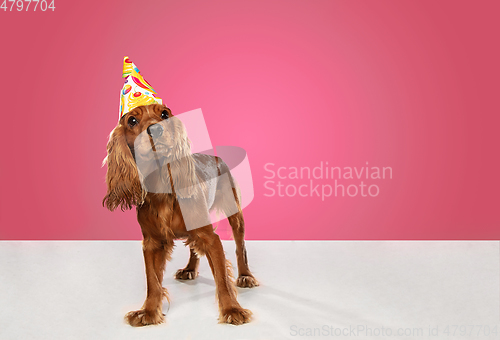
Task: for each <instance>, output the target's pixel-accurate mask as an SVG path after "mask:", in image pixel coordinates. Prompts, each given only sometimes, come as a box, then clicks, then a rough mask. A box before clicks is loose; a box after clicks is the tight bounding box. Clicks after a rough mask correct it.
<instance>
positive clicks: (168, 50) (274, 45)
mask: <svg viewBox="0 0 500 340" xmlns="http://www.w3.org/2000/svg"><path fill="white" fill-rule="evenodd" d="M55 5H56V10H55V11H54V12H52V11H49V12H44V13H43V12H40V11H39V10H37V12H33V11H32V10H31V9H30V11H28V12H25V11H23V12H17V11H14V12H4V11H3V10H0V30H1V32H2V36H1V38H0V39H1V42H2V45H1V46H2V53H1V54H0V61H1V64H0V65H1V67H2V72H1V76H2V78H1V83H0V90H1V92H0V93H1V94H2V96H1V98H2V104H1V110H2V116H1V117H2V158H1V167H0V171H1V173H0V175H1V176H0V181H1V196H0V199H1V201H0V239H7V240H13V239H30V240H31V239H140V238H141V233H140V229H139V225H138V224H137V222H136V220H135V211H128V212H125V213H122V212H119V211H118V212H113V213H112V212H109V211H107V210H105V209H104V208H103V207H102V206H101V200H102V198H103V196H104V194H105V191H106V187H105V183H104V177H105V172H106V170H105V168H101V161H102V160H103V158H104V157H105V155H106V151H105V146H106V142H107V137H108V134H109V132H110V131H111V130H112V129H113V128H114V126H115V125H116V122H117V116H118V108H119V100H118V99H119V97H118V93H119V91H120V89H121V87H122V78H121V71H122V69H121V68H122V58H123V56H125V55H128V56H130V58H131V60H132V61H133V62H134V63H135V64H136V65H137V66H138V67H139V69H140V70H141V72H142V74H143V75H144V76H145V78H146V79H147V80H148V81H149V82H150V83H151V84H152V85H153V87H154V88H155V89H156V90H157V91H158V93H159V95H160V96H161V97H162V98H163V99H164V102H165V103H166V104H167V105H168V106H169V107H170V108H171V109H172V110H173V112H174V114H175V113H182V112H186V111H189V110H193V109H197V108H202V110H203V113H204V116H205V121H206V124H207V126H208V129H209V132H210V137H211V140H212V143H213V145H236V146H239V147H242V148H244V149H245V150H246V151H247V152H248V158H249V161H250V166H251V168H252V173H253V181H254V186H255V198H254V201H253V202H252V203H251V204H250V206H249V207H247V208H246V209H245V211H244V213H245V218H246V222H247V238H248V239H273V240H274V239H322V240H323V239H500V228H499V226H500V217H499V214H498V211H499V207H498V205H499V204H498V203H499V199H498V197H499V196H498V195H499V192H500V185H499V184H500V181H499V175H498V173H499V168H500V162H499V157H498V156H499V145H500V144H499V135H500V134H499V133H498V128H499V123H500V118H499V112H500V110H499V104H498V103H499V100H498V96H499V85H498V84H499V60H500V53H499V44H498V32H499V28H500V27H499V24H498V13H499V10H500V6H499V2H498V1H397V0H394V1H347V0H346V1H332V0H325V1H319V0H315V1H291V0H286V1H274V0H273V1H268V0H266V1H251V2H250V1H135V2H129V3H128V4H127V3H126V2H125V1H71V2H69V1H62V0H59V1H58V0H56V1H55ZM321 161H323V162H328V163H329V165H333V166H340V167H344V166H351V167H354V166H358V167H360V166H364V165H365V164H366V162H367V161H368V162H369V163H370V165H373V166H380V167H382V166H390V167H392V169H393V174H394V177H393V179H392V180H385V181H379V182H377V184H378V185H379V187H380V195H379V196H378V197H375V198H369V197H368V198H364V197H359V196H358V197H353V198H351V197H337V198H334V197H331V198H329V199H325V201H322V200H321V198H318V197H300V196H295V197H277V196H275V197H265V196H264V193H266V191H265V189H264V182H265V181H266V179H265V178H264V176H266V175H268V173H267V172H265V171H264V164H266V163H274V164H276V168H277V167H279V166H285V167H290V166H296V167H301V166H303V167H304V166H308V167H311V168H312V167H315V166H318V165H319V163H320V162H321ZM286 183H287V184H291V183H294V182H293V181H291V180H288V181H287V182H286ZM304 183H307V181H302V182H296V184H297V185H300V184H304ZM318 183H320V184H321V183H323V184H331V182H329V181H321V182H318ZM225 223H227V222H224V223H221V225H220V230H221V236H223V237H224V238H227V237H228V235H229V234H228V229H227V224H225Z"/></svg>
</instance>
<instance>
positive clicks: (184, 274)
mask: <svg viewBox="0 0 500 340" xmlns="http://www.w3.org/2000/svg"><path fill="white" fill-rule="evenodd" d="M197 276H198V272H197V271H196V270H187V269H179V270H178V271H177V273H175V278H176V279H177V280H194V279H195V278H196V277H197Z"/></svg>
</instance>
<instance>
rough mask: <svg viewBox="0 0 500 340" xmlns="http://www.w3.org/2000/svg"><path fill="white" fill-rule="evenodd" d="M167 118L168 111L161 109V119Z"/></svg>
mask: <svg viewBox="0 0 500 340" xmlns="http://www.w3.org/2000/svg"><path fill="white" fill-rule="evenodd" d="M167 118H168V111H167V110H163V112H162V113H161V119H167Z"/></svg>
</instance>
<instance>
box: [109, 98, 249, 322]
mask: <svg viewBox="0 0 500 340" xmlns="http://www.w3.org/2000/svg"><path fill="white" fill-rule="evenodd" d="M165 121H166V122H168V123H169V124H170V125H169V129H165V128H164V127H161V126H160V125H162V124H163V122H165ZM159 126H160V127H159ZM162 126H164V125H162ZM145 132H146V133H145ZM151 149H153V151H155V152H151ZM107 152H108V154H107V157H106V158H105V160H104V162H103V163H105V164H107V166H108V170H107V174H106V183H107V194H106V196H105V197H104V199H103V205H104V206H106V207H107V208H108V209H109V210H111V211H113V210H115V209H116V208H118V207H120V209H122V210H125V209H132V207H133V206H135V207H136V209H137V220H138V222H139V224H140V226H141V230H142V234H143V253H144V260H145V264H146V278H147V298H146V301H145V302H144V305H143V306H142V308H141V309H140V310H137V311H133V312H130V313H128V314H127V315H126V316H125V320H126V321H127V322H128V323H129V324H130V325H132V326H145V325H150V324H158V323H162V322H164V315H163V313H162V300H163V298H165V297H167V291H166V289H165V288H163V287H162V281H163V273H164V269H165V263H166V261H167V260H169V259H170V256H171V253H172V250H173V246H174V239H184V240H185V243H186V245H189V247H190V251H191V256H190V259H189V262H188V264H187V266H186V267H185V268H183V269H179V270H178V271H177V273H176V275H175V277H176V279H178V280H192V279H195V278H196V276H197V275H198V271H197V270H198V265H199V257H200V256H203V255H206V257H207V259H208V262H209V264H210V268H211V269H212V274H213V275H214V279H215V283H216V296H217V299H218V303H219V321H220V322H224V323H231V324H235V325H239V324H243V323H246V322H249V321H250V319H251V315H252V313H251V312H250V311H249V310H247V309H243V308H242V307H241V306H240V305H239V303H238V301H237V299H236V288H235V286H234V281H233V280H232V272H231V265H230V263H229V261H227V260H226V258H225V254H224V251H223V248H222V243H221V241H220V238H219V236H218V235H217V234H215V232H214V229H213V227H212V225H211V224H207V225H203V226H200V227H196V228H194V229H192V228H187V227H186V225H189V224H188V222H189V223H192V222H193V221H189V220H188V219H191V220H192V219H194V223H197V222H199V220H197V218H198V217H199V215H200V216H201V215H204V214H205V215H206V213H207V212H208V210H212V209H218V210H220V211H222V212H225V213H226V215H227V216H228V220H229V223H230V225H231V228H232V231H233V236H234V239H235V242H236V256H237V262H238V273H239V276H238V278H237V280H236V285H237V286H238V287H246V288H251V287H255V286H258V282H257V280H256V279H255V277H254V276H253V275H252V273H251V272H250V269H249V268H248V262H247V254H246V249H245V242H244V234H245V227H244V220H243V214H242V212H241V207H240V203H239V197H238V194H237V187H236V184H235V182H234V179H233V178H232V176H231V173H230V171H229V168H228V166H227V165H226V164H225V163H224V162H223V161H222V160H221V159H220V158H218V157H215V156H209V155H202V154H191V151H190V142H189V139H188V137H187V133H186V131H185V129H184V126H183V125H182V123H181V122H180V120H178V119H176V118H175V117H174V116H173V115H172V113H171V111H170V109H168V108H167V107H165V106H164V105H159V104H153V105H147V106H141V107H137V108H135V109H134V110H132V111H130V112H129V113H127V114H125V115H124V116H122V117H121V119H120V120H119V122H118V125H117V126H116V127H115V129H114V130H113V131H112V132H111V134H110V137H109V142H108V145H107ZM157 154H161V155H162V157H163V158H164V159H163V161H164V164H168V165H167V166H160V167H158V165H160V163H159V159H158V157H157V156H155V155H157ZM139 162H140V164H141V166H140V169H139V168H138V163H139ZM221 174H227V175H228V178H229V182H222V181H219V182H216V185H205V183H209V182H210V181H209V180H211V179H213V178H219V177H220V175H221ZM207 176H208V177H207ZM227 190H229V192H232V194H233V196H234V202H236V207H237V210H236V211H237V212H236V213H234V210H233V211H231V209H229V205H230V202H229V201H230V200H228V198H227V197H224V195H222V194H221V192H223V191H225V192H228V191H227ZM209 197H213V200H210V199H207V198H209ZM231 201H232V198H231ZM233 204H234V203H233ZM181 205H184V206H188V207H193V209H195V210H194V211H195V212H196V213H195V214H184V216H183V214H182V211H181ZM196 209H202V210H205V211H201V210H196ZM184 211H186V210H184ZM187 215H193V216H194V217H193V216H187Z"/></svg>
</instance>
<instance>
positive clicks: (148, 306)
mask: <svg viewBox="0 0 500 340" xmlns="http://www.w3.org/2000/svg"><path fill="white" fill-rule="evenodd" d="M172 248H173V243H172V244H170V242H168V243H166V242H161V243H159V242H157V241H154V240H151V239H150V238H145V239H144V241H143V253H144V262H145V266H146V282H147V296H146V301H145V302H144V304H143V306H142V308H141V309H140V310H137V311H133V312H129V313H128V314H127V315H126V316H125V319H126V321H127V322H128V323H129V324H130V325H131V326H135V327H139V326H146V325H155V324H160V323H163V322H164V321H165V318H164V315H163V313H162V307H163V306H162V301H163V298H164V297H165V298H167V291H166V289H165V288H163V287H162V281H163V271H164V269H165V262H166V260H167V258H168V257H169V254H170V253H171V251H172Z"/></svg>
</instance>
